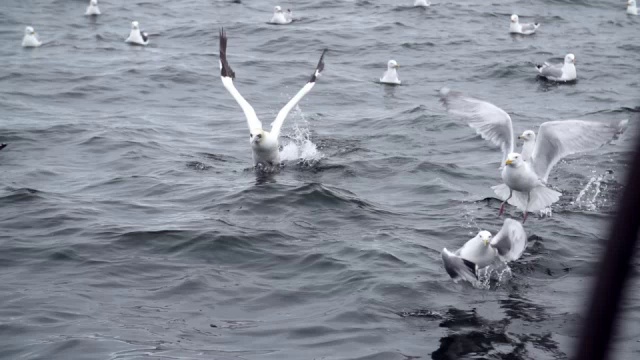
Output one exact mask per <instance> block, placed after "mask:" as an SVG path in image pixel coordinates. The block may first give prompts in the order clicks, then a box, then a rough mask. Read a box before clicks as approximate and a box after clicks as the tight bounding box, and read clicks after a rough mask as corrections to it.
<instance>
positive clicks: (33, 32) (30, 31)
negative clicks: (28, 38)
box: [24, 26, 36, 35]
mask: <svg viewBox="0 0 640 360" xmlns="http://www.w3.org/2000/svg"><path fill="white" fill-rule="evenodd" d="M24 33H25V34H26V35H35V34H36V31H35V30H33V28H32V27H31V26H27V27H26V28H25V29H24Z"/></svg>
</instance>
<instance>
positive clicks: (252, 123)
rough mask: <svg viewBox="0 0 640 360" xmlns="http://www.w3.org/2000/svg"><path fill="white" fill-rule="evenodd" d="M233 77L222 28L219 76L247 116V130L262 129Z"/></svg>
mask: <svg viewBox="0 0 640 360" xmlns="http://www.w3.org/2000/svg"><path fill="white" fill-rule="evenodd" d="M235 77H236V74H235V73H234V72H233V70H231V67H230V66H229V63H228V62H227V34H226V33H225V32H224V29H220V78H221V79H222V85H224V87H225V89H227V91H229V93H230V94H231V96H233V98H234V99H236V102H237V103H238V104H239V105H240V107H241V108H242V111H243V112H244V116H245V117H246V118H247V123H248V124H249V130H251V129H262V123H261V122H260V120H259V119H258V116H257V115H256V111H255V110H253V107H252V106H251V105H250V104H249V103H248V102H247V100H245V99H244V98H243V97H242V95H240V93H239V92H238V90H236V87H235V86H234V85H233V79H235Z"/></svg>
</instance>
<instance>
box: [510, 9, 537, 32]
mask: <svg viewBox="0 0 640 360" xmlns="http://www.w3.org/2000/svg"><path fill="white" fill-rule="evenodd" d="M539 27H540V24H538V23H534V24H521V23H520V19H519V18H518V15H516V14H513V15H511V24H510V25H509V32H510V33H512V34H522V35H531V34H533V33H535V32H536V30H538V28H539Z"/></svg>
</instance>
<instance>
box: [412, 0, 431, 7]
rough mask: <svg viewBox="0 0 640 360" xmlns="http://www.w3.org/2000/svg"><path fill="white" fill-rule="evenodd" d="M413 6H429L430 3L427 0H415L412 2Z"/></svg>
mask: <svg viewBox="0 0 640 360" xmlns="http://www.w3.org/2000/svg"><path fill="white" fill-rule="evenodd" d="M413 6H422V7H429V6H431V3H430V2H429V0H416V1H415V2H414V3H413Z"/></svg>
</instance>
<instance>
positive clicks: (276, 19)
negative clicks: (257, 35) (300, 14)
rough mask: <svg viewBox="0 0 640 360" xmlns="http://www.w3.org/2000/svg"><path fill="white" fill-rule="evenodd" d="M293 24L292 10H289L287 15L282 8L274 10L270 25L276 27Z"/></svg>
mask: <svg viewBox="0 0 640 360" xmlns="http://www.w3.org/2000/svg"><path fill="white" fill-rule="evenodd" d="M291 22H293V13H292V12H291V9H287V12H286V13H285V12H283V11H282V8H281V7H280V6H276V7H275V8H274V9H273V16H272V17H271V20H270V21H269V23H271V24H276V25H286V24H290V23H291Z"/></svg>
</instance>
